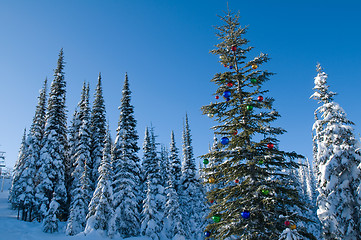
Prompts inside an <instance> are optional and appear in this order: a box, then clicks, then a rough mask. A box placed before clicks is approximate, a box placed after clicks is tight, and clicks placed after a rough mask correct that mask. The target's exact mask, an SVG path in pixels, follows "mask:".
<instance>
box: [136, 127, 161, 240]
mask: <svg viewBox="0 0 361 240" xmlns="http://www.w3.org/2000/svg"><path fill="white" fill-rule="evenodd" d="M143 151H144V154H143V155H144V159H143V169H144V171H145V172H146V173H145V174H144V175H145V176H146V186H147V189H146V197H145V199H144V201H143V219H142V222H141V234H142V235H144V236H148V237H151V238H152V239H153V240H154V239H156V240H159V239H160V236H161V235H160V234H161V231H162V219H163V214H164V212H163V210H164V204H165V196H164V187H163V186H162V185H161V182H162V176H161V173H160V169H159V158H158V157H157V151H156V144H155V136H154V131H153V129H152V131H151V132H150V133H149V131H148V128H146V131H145V138H144V144H143Z"/></svg>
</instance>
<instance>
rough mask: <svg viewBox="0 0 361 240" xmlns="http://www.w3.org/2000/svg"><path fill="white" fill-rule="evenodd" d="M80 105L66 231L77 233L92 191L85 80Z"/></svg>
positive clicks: (87, 100)
mask: <svg viewBox="0 0 361 240" xmlns="http://www.w3.org/2000/svg"><path fill="white" fill-rule="evenodd" d="M78 106H79V116H80V118H79V120H80V123H81V124H80V127H79V132H78V133H77V134H76V139H77V140H76V148H75V151H74V156H73V158H74V160H75V162H74V171H73V173H72V179H73V183H72V186H73V187H72V189H71V201H70V213H69V219H68V224H67V228H66V233H67V234H68V235H76V234H78V233H80V232H81V231H83V230H84V228H85V224H86V216H87V213H88V205H89V202H90V196H91V194H92V191H91V189H90V180H89V175H90V173H89V172H90V168H89V167H88V162H89V161H90V127H89V120H90V108H89V85H86V83H85V82H84V84H83V89H82V94H81V100H80V102H79V104H78Z"/></svg>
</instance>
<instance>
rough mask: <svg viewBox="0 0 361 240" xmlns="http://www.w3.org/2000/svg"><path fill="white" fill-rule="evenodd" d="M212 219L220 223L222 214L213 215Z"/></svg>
mask: <svg viewBox="0 0 361 240" xmlns="http://www.w3.org/2000/svg"><path fill="white" fill-rule="evenodd" d="M212 220H213V221H214V222H215V223H219V222H220V221H221V216H219V215H214V216H212Z"/></svg>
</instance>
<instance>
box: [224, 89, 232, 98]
mask: <svg viewBox="0 0 361 240" xmlns="http://www.w3.org/2000/svg"><path fill="white" fill-rule="evenodd" d="M230 96H231V92H230V91H224V93H223V97H224V98H229V97H230Z"/></svg>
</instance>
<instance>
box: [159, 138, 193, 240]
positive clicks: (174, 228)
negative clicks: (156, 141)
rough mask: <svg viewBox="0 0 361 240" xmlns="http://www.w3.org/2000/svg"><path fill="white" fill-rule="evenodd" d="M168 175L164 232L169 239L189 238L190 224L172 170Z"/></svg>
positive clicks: (180, 239) (181, 239) (183, 239)
mask: <svg viewBox="0 0 361 240" xmlns="http://www.w3.org/2000/svg"><path fill="white" fill-rule="evenodd" d="M172 142H173V141H172ZM166 176H167V179H168V180H167V187H166V189H165V194H166V204H165V210H164V219H163V233H164V235H165V236H166V237H167V238H168V239H177V240H185V239H189V238H188V231H189V226H188V225H187V221H186V218H185V217H184V214H183V212H182V209H181V207H180V204H179V197H178V194H177V191H176V190H175V187H174V185H173V181H174V177H173V176H172V174H171V172H170V171H168V173H167V174H166Z"/></svg>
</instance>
